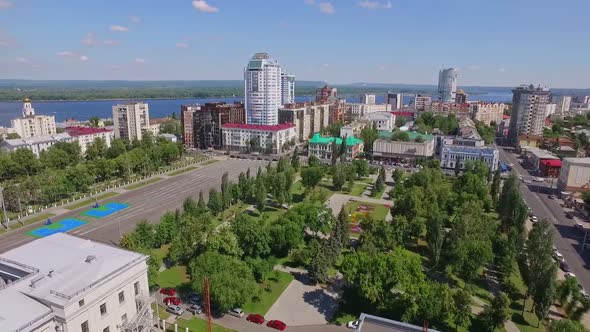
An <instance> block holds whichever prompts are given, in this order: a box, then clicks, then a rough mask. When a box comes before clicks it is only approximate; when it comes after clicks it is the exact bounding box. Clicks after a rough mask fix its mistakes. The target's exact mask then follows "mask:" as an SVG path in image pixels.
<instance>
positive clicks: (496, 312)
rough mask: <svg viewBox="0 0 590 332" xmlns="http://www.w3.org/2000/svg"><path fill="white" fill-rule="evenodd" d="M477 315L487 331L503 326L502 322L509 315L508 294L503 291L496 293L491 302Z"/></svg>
mask: <svg viewBox="0 0 590 332" xmlns="http://www.w3.org/2000/svg"><path fill="white" fill-rule="evenodd" d="M479 316H480V318H481V320H482V321H483V324H484V326H485V328H486V330H487V331H490V332H492V331H494V330H495V329H497V328H499V327H501V326H503V325H504V322H505V321H506V320H508V318H509V317H510V300H509V299H508V296H506V294H504V293H498V295H496V297H494V299H493V300H492V303H491V304H490V305H489V306H487V307H486V308H485V309H484V310H483V311H482V312H481V313H480V315H479Z"/></svg>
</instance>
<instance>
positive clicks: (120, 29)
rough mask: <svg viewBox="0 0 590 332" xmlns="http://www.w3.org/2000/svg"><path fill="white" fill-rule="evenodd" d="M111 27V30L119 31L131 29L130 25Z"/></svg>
mask: <svg viewBox="0 0 590 332" xmlns="http://www.w3.org/2000/svg"><path fill="white" fill-rule="evenodd" d="M109 29H110V30H111V31H117V32H127V31H129V28H128V27H124V26H122V25H111V26H110V27H109Z"/></svg>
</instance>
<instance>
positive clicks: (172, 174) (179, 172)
mask: <svg viewBox="0 0 590 332" xmlns="http://www.w3.org/2000/svg"><path fill="white" fill-rule="evenodd" d="M195 169H197V166H190V167H187V168H183V169H179V170H176V171H174V172H170V173H168V175H170V176H175V175H179V174H182V173H186V172H190V171H192V170H195Z"/></svg>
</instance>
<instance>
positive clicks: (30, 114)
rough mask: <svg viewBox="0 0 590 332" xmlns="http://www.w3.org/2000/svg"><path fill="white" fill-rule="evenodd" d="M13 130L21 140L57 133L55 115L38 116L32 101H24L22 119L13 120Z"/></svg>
mask: <svg viewBox="0 0 590 332" xmlns="http://www.w3.org/2000/svg"><path fill="white" fill-rule="evenodd" d="M11 124H12V128H14V131H15V132H16V133H17V134H18V135H19V136H20V138H29V137H35V136H48V135H54V134H56V133H57V128H56V125H55V116H54V115H36V114H35V109H34V108H33V106H32V104H31V99H29V98H25V99H24V100H23V108H22V117H20V118H16V119H12V120H11Z"/></svg>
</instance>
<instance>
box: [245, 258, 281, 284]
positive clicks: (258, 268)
mask: <svg viewBox="0 0 590 332" xmlns="http://www.w3.org/2000/svg"><path fill="white" fill-rule="evenodd" d="M244 261H245V262H246V264H248V267H250V269H251V270H252V274H253V275H254V279H256V282H259V283H260V282H264V280H265V279H266V277H267V276H268V275H269V274H270V273H271V272H272V271H273V267H274V266H275V263H276V259H274V258H273V257H269V258H266V259H262V258H260V257H256V258H252V257H246V259H245V260H244Z"/></svg>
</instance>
